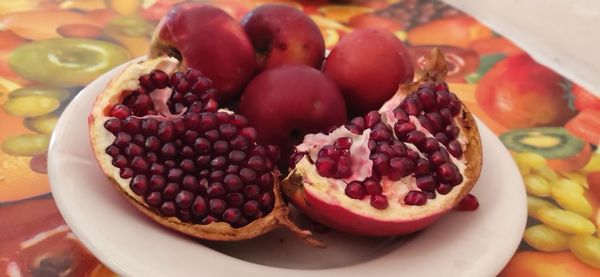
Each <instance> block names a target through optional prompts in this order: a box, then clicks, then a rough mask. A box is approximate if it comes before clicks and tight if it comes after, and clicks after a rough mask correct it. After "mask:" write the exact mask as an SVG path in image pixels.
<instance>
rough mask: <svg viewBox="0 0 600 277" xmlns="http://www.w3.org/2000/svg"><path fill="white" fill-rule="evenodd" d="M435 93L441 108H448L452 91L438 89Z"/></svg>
mask: <svg viewBox="0 0 600 277" xmlns="http://www.w3.org/2000/svg"><path fill="white" fill-rule="evenodd" d="M435 94H436V102H437V105H438V107H439V108H447V107H448V106H449V105H450V93H448V91H437V92H436V93H435Z"/></svg>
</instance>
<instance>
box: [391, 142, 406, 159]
mask: <svg viewBox="0 0 600 277" xmlns="http://www.w3.org/2000/svg"><path fill="white" fill-rule="evenodd" d="M392 150H394V156H395V157H400V156H404V155H406V145H405V144H404V143H402V142H400V141H394V142H393V143H392Z"/></svg>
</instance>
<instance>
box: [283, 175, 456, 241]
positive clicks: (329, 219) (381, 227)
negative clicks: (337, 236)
mask: <svg viewBox="0 0 600 277" xmlns="http://www.w3.org/2000/svg"><path fill="white" fill-rule="evenodd" d="M284 186H285V185H284ZM286 194H287V195H290V194H289V193H286ZM290 202H292V203H293V204H294V206H295V207H296V208H298V209H300V210H301V211H302V212H303V213H304V214H306V215H307V216H309V217H310V218H312V219H314V220H316V221H318V222H320V223H322V224H325V225H327V226H329V227H331V228H333V229H336V230H340V231H343V232H346V233H349V234H354V235H361V236H374V237H385V236H397V235H404V234H410V233H413V232H416V231H418V230H421V229H423V228H426V227H428V226H429V225H431V224H433V223H434V222H436V221H437V220H438V219H439V218H440V217H442V216H443V215H445V214H447V213H448V212H449V211H451V210H452V209H451V208H450V209H446V210H442V211H438V212H435V213H432V214H429V215H427V216H425V217H420V218H414V219H407V220H399V221H383V220H378V219H374V218H370V217H366V216H362V215H358V214H356V213H355V212H353V211H351V210H348V209H346V208H344V207H341V206H337V205H332V204H330V203H328V202H325V201H323V200H321V199H320V198H318V197H315V195H313V194H312V193H310V192H308V191H306V190H300V189H299V190H296V191H295V192H294V193H292V196H291V197H290Z"/></svg>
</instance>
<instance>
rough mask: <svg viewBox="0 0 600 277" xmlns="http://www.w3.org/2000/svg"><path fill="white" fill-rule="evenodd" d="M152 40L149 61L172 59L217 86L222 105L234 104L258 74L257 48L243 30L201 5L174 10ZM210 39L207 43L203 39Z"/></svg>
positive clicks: (235, 22) (177, 6) (164, 20)
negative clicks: (164, 58) (171, 56)
mask: <svg viewBox="0 0 600 277" xmlns="http://www.w3.org/2000/svg"><path fill="white" fill-rule="evenodd" d="M156 30H157V31H156V33H155V34H154V36H153V38H152V45H151V47H150V55H149V56H150V58H156V57H159V56H162V55H165V54H167V55H173V56H180V57H177V58H178V59H181V61H182V64H181V66H182V67H183V68H187V67H192V68H194V69H198V70H200V71H202V73H204V75H206V76H207V77H208V78H209V79H211V80H212V81H213V82H214V85H215V88H216V89H217V90H218V91H219V94H218V95H217V96H218V98H219V100H221V101H232V100H235V99H236V97H237V96H239V94H240V93H241V92H242V90H243V88H244V86H245V85H246V84H247V83H248V82H249V81H250V79H251V78H252V76H254V74H255V73H256V69H257V64H256V58H255V54H254V47H253V46H252V43H251V42H250V39H249V38H248V36H247V35H246V32H244V29H243V28H242V26H241V25H240V24H239V23H238V22H237V21H236V20H235V19H233V18H232V17H231V16H229V15H228V14H227V13H226V12H224V11H223V10H220V9H218V8H215V7H213V6H210V5H206V4H202V3H184V4H179V5H176V6H174V7H173V8H172V9H171V10H170V11H169V12H168V13H167V14H166V15H165V17H164V18H163V19H162V20H161V21H160V23H159V25H158V27H157V29H156ZM204 38H208V39H204Z"/></svg>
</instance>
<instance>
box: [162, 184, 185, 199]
mask: <svg viewBox="0 0 600 277" xmlns="http://www.w3.org/2000/svg"><path fill="white" fill-rule="evenodd" d="M180 191H181V190H180V188H179V185H178V184H177V183H167V186H166V187H165V189H163V193H162V194H163V196H164V197H165V199H166V200H173V199H175V196H176V195H177V194H178V193H179V192H180Z"/></svg>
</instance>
